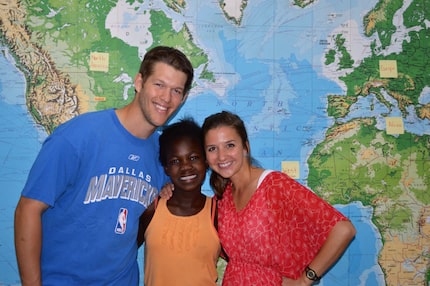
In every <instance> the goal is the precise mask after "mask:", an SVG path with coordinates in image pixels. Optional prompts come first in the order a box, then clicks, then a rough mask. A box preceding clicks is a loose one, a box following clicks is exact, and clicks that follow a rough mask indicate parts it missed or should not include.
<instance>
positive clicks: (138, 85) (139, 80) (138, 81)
mask: <svg viewBox="0 0 430 286" xmlns="http://www.w3.org/2000/svg"><path fill="white" fill-rule="evenodd" d="M142 87H143V77H142V74H141V73H137V74H136V76H135V77H134V90H135V91H136V93H138V92H140V91H141V90H142Z"/></svg>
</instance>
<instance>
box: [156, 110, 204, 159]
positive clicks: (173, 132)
mask: <svg viewBox="0 0 430 286" xmlns="http://www.w3.org/2000/svg"><path fill="white" fill-rule="evenodd" d="M184 137H186V138H190V139H192V140H193V141H195V142H197V143H198V144H199V146H201V148H202V153H203V155H204V154H205V149H204V145H203V133H202V128H201V127H200V126H199V125H198V124H197V123H196V122H195V120H194V119H193V118H191V117H186V118H183V119H181V120H179V121H178V122H176V123H173V124H171V125H168V126H166V127H165V128H164V129H163V133H162V134H161V135H160V138H159V143H160V153H159V160H160V162H161V165H163V167H166V165H167V159H168V158H167V152H168V150H170V149H171V146H172V145H173V144H174V143H175V141H176V140H177V139H178V138H184ZM204 159H206V157H205V158H204Z"/></svg>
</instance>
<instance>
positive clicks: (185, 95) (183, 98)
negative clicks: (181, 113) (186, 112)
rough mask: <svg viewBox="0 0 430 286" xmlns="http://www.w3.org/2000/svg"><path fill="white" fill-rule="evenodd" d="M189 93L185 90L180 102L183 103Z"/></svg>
mask: <svg viewBox="0 0 430 286" xmlns="http://www.w3.org/2000/svg"><path fill="white" fill-rule="evenodd" d="M189 93H190V92H187V93H186V94H184V97H182V102H181V103H184V102H185V101H186V100H187V97H188V94H189Z"/></svg>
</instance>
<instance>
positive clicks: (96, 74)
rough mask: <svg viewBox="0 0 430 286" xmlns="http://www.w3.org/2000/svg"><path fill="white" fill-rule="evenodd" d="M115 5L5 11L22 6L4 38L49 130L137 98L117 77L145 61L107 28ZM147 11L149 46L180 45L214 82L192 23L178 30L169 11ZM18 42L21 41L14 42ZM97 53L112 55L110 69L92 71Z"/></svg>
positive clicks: (42, 5) (29, 5)
mask: <svg viewBox="0 0 430 286" xmlns="http://www.w3.org/2000/svg"><path fill="white" fill-rule="evenodd" d="M129 3H130V5H132V4H134V3H135V2H134V1H131V2H130V1H129ZM172 3H173V2H172ZM177 3H180V2H177ZM12 4H14V5H16V6H15V7H14V6H13V5H12ZM20 5H24V6H20ZM115 5H116V2H112V1H92V2H91V1H90V2H82V1H78V0H72V1H68V2H67V3H64V1H58V0H52V1H43V2H34V3H33V2H22V3H21V2H16V3H15V2H13V3H11V4H10V11H11V12H10V13H6V14H7V15H11V17H12V15H14V13H12V11H17V10H19V11H22V13H19V15H20V17H21V18H20V19H15V21H16V23H17V25H5V24H8V23H9V22H7V21H3V22H1V23H2V25H1V29H2V30H3V31H5V34H4V35H3V36H4V37H5V40H6V42H8V43H11V44H10V46H11V50H12V52H13V53H14V55H15V57H16V58H17V62H18V63H20V65H22V69H23V70H25V71H26V73H25V74H26V77H27V82H28V83H29V86H28V91H27V93H26V96H27V105H28V109H29V110H30V112H31V114H32V116H33V117H34V119H35V120H36V122H37V123H39V124H41V125H42V126H43V127H44V128H45V129H46V130H47V132H48V133H51V132H52V131H53V130H54V129H55V127H56V126H58V125H59V124H61V123H63V122H65V121H67V120H69V119H70V118H71V117H74V116H76V115H78V114H79V113H83V112H87V111H90V110H100V109H106V108H111V107H121V106H124V105H126V104H127V103H129V102H130V101H131V100H132V99H133V97H134V89H133V88H128V89H126V85H127V83H126V82H124V81H121V80H118V78H119V77H121V76H122V75H124V74H127V75H129V78H131V80H130V81H132V79H133V78H134V75H135V74H136V73H137V72H138V70H139V66H140V62H141V59H140V58H139V57H138V48H137V47H133V46H130V45H129V44H127V43H125V42H124V41H123V40H121V39H118V38H116V37H112V35H111V33H110V31H109V30H108V29H107V28H106V27H105V20H106V16H107V15H108V13H109V12H110V11H111V10H112V9H113V8H114V7H115ZM147 13H151V14H150V15H151V23H150V24H148V25H150V27H149V30H150V32H151V33H152V35H151V36H152V37H153V45H152V46H150V47H148V49H150V48H152V47H153V46H155V45H170V46H174V47H177V48H179V49H181V50H182V51H183V52H184V53H185V54H186V55H187V56H188V57H189V58H190V60H191V62H192V64H193V67H194V68H195V69H197V68H198V67H200V66H202V67H203V69H202V72H201V76H200V75H196V76H199V77H200V78H203V79H206V80H209V81H214V75H213V73H212V72H211V71H209V70H208V69H207V67H208V56H207V55H206V54H205V52H204V51H203V50H202V49H201V48H199V47H198V46H197V45H196V44H195V43H194V41H193V38H192V35H191V33H190V32H189V30H188V27H187V26H186V25H183V27H182V28H181V29H180V30H179V31H176V30H175V29H174V28H173V24H172V20H171V19H170V18H168V17H167V16H166V14H165V13H164V12H161V11H152V10H151V11H147ZM77 15H79V17H78V16H77ZM18 20H19V21H18ZM16 38H18V39H22V40H21V41H16ZM15 42H20V43H21V44H20V45H13V44H12V43H15ZM93 52H97V53H106V54H108V55H109V69H108V71H107V72H100V71H92V70H91V69H90V55H91V53H93ZM33 62H36V64H33ZM128 84H129V85H130V84H131V82H128ZM65 102H67V104H64V103H65Z"/></svg>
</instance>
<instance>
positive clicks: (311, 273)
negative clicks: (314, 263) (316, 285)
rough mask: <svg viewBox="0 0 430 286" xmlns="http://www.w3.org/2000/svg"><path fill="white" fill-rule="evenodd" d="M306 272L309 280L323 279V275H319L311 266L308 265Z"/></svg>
mask: <svg viewBox="0 0 430 286" xmlns="http://www.w3.org/2000/svg"><path fill="white" fill-rule="evenodd" d="M305 272H306V278H308V279H309V280H312V281H318V280H320V279H321V277H319V276H318V275H317V273H316V272H315V270H313V269H311V268H310V267H309V266H306V269H305Z"/></svg>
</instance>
